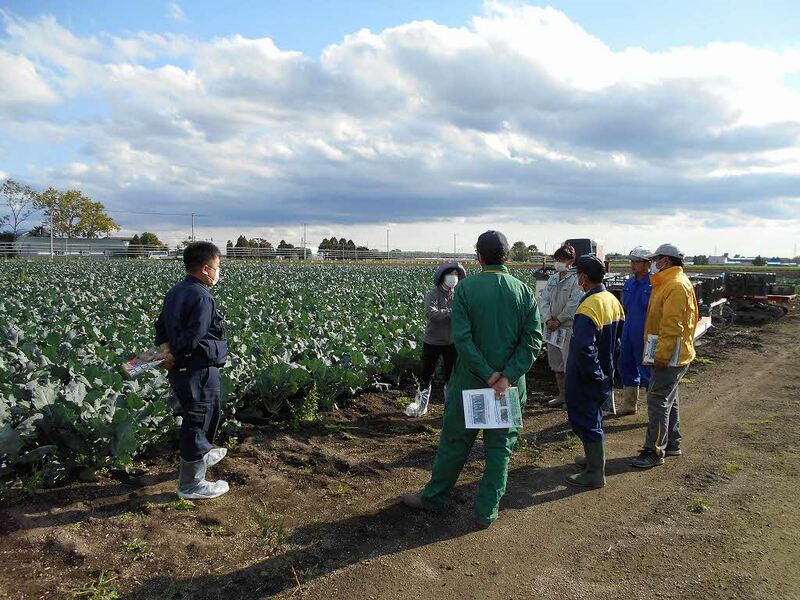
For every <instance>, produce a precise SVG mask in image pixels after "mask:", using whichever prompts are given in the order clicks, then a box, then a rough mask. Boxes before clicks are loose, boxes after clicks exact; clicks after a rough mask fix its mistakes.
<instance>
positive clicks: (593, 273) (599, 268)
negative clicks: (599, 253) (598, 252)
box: [575, 254, 606, 281]
mask: <svg viewBox="0 0 800 600" xmlns="http://www.w3.org/2000/svg"><path fill="white" fill-rule="evenodd" d="M575 270H576V271H577V272H578V273H583V274H584V275H586V276H587V277H588V278H589V279H591V280H592V281H603V277H604V276H605V274H606V266H605V265H604V264H603V261H602V260H600V259H599V258H597V257H596V256H595V255H594V254H584V255H583V256H581V257H580V258H579V259H578V260H576V261H575Z"/></svg>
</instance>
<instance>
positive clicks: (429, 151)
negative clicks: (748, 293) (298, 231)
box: [0, 3, 800, 247]
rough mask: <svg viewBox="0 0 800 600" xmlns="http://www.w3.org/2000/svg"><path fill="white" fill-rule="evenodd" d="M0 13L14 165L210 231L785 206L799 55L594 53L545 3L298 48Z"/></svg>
mask: <svg viewBox="0 0 800 600" xmlns="http://www.w3.org/2000/svg"><path fill="white" fill-rule="evenodd" d="M175 6H176V7H177V8H178V9H180V7H179V6H178V5H177V4H176V5H175ZM5 28H6V35H5V36H4V37H2V38H0V67H3V66H5V68H0V110H3V111H4V113H5V114H6V116H7V118H6V119H4V121H3V122H2V123H0V130H2V131H3V132H4V133H5V136H6V139H7V141H6V142H5V143H4V144H5V145H7V146H8V147H7V148H6V147H5V146H4V145H0V151H3V152H4V153H5V154H8V153H9V152H10V148H11V146H12V145H13V144H28V145H30V147H31V148H33V147H35V145H36V144H42V143H50V144H62V145H63V147H64V148H68V149H69V150H68V151H66V152H65V153H64V159H63V162H62V163H61V164H56V165H55V166H53V165H52V164H49V165H47V166H40V165H36V164H33V165H31V166H30V170H29V172H28V173H27V175H28V176H29V177H30V178H32V179H34V180H36V181H38V183H39V184H41V185H49V184H58V182H59V181H60V180H62V179H63V180H64V181H70V182H73V181H78V182H80V183H81V185H82V186H85V187H86V189H87V190H88V191H94V192H95V193H96V194H97V195H98V197H102V199H103V201H104V202H106V204H108V205H110V206H115V207H122V206H124V205H127V204H128V203H130V202H134V201H135V202H136V203H137V206H139V207H140V208H141V209H142V210H147V209H148V207H150V208H152V209H153V210H156V209H157V208H158V207H160V206H161V205H163V204H164V203H169V204H170V205H175V206H176V211H180V210H184V209H185V210H187V211H188V212H192V211H195V212H196V210H197V207H198V206H202V207H203V210H204V211H205V212H214V213H215V215H216V217H215V220H216V222H217V225H218V226H220V227H231V228H245V227H247V226H248V224H252V223H261V224H265V223H272V224H273V226H274V227H277V228H280V227H283V226H284V224H286V226H287V227H288V224H290V223H297V222H303V221H309V222H317V223H319V222H329V223H334V222H340V223H350V224H351V225H349V226H350V227H375V226H374V225H363V226H362V225H352V224H353V223H379V222H386V221H392V222H396V223H399V224H400V225H398V228H401V227H405V226H404V225H402V223H403V222H409V221H430V222H432V223H437V222H441V221H440V219H448V220H449V221H448V222H454V220H456V219H467V221H465V222H467V223H469V222H471V221H469V220H470V219H477V221H475V224H474V229H475V230H476V231H477V230H478V229H480V227H481V226H482V225H481V223H483V222H484V221H485V215H486V214H492V215H496V214H497V207H498V206H502V208H503V210H504V211H505V212H504V214H505V217H504V218H505V219H506V220H505V221H503V222H505V223H513V222H514V221H515V220H517V221H519V222H524V223H539V222H548V221H547V219H548V218H552V219H554V220H552V221H550V222H553V223H554V222H557V219H558V218H559V215H563V214H564V212H563V211H564V209H565V207H569V208H570V211H571V215H570V219H571V221H572V223H573V225H574V226H580V227H583V228H585V227H588V226H589V225H591V224H592V223H605V224H607V225H608V227H610V228H612V229H613V224H614V223H615V219H620V218H621V217H620V215H625V214H627V213H628V212H630V211H632V210H633V211H635V212H636V213H637V214H640V213H642V211H643V210H645V209H646V210H647V211H648V212H649V213H650V214H653V215H658V218H659V219H663V218H665V217H666V216H669V215H673V216H675V215H682V214H684V213H683V212H682V211H689V212H690V213H691V215H693V219H694V222H698V221H699V222H705V221H702V219H704V218H706V217H705V215H712V214H717V215H723V214H724V215H749V216H750V217H753V218H755V216H758V215H761V212H762V208H763V207H768V209H769V210H768V215H769V216H770V218H773V219H779V218H784V219H788V220H791V219H794V218H797V217H798V213H797V210H798V208H797V205H796V203H793V202H791V201H786V200H785V199H786V198H792V197H793V195H794V192H793V190H796V189H798V183H799V178H800V154H798V151H797V147H798V144H797V142H798V137H800V92H798V90H797V88H796V87H792V86H791V85H789V84H787V83H786V82H787V80H788V79H790V78H791V77H792V76H795V75H796V74H798V73H800V49H788V50H785V51H781V52H778V51H772V50H765V49H761V48H753V47H749V46H746V45H743V44H736V43H728V44H711V45H708V46H703V47H682V48H673V49H671V50H667V51H664V52H650V51H647V50H645V49H641V48H632V49H627V50H624V51H614V50H612V49H610V48H609V47H608V46H607V45H606V44H605V43H604V42H603V41H602V40H600V39H598V38H596V37H594V36H592V35H590V34H588V33H587V32H586V31H585V30H584V29H583V28H582V27H581V26H580V25H578V24H576V23H574V22H572V21H571V20H570V19H569V18H568V16H566V15H565V14H564V13H562V12H559V11H557V10H555V9H552V8H538V7H533V6H524V5H523V6H508V5H504V4H500V3H492V4H489V5H488V6H487V10H486V13H485V14H484V15H482V16H479V17H476V18H475V19H473V20H472V22H471V23H470V24H469V25H468V26H465V27H461V28H452V27H445V26H442V25H439V24H437V23H434V22H431V21H420V22H413V23H407V24H401V25H398V26H396V27H392V28H389V29H386V30H384V31H380V32H372V31H369V30H361V31H357V32H354V33H353V34H351V35H348V36H346V37H345V38H344V39H343V40H342V41H341V42H339V43H337V44H332V45H331V46H329V47H328V48H326V49H325V51H324V52H323V53H322V55H321V56H320V57H319V58H312V57H309V56H306V55H304V54H302V53H299V52H294V51H286V50H283V49H281V48H279V47H278V46H277V45H276V44H275V43H274V42H273V41H272V40H271V39H268V38H259V39H249V38H246V37H244V36H242V35H230V36H226V37H219V38H214V39H211V40H197V39H190V38H186V37H183V36H178V35H173V34H164V33H153V32H138V33H133V34H130V35H127V36H126V37H120V36H113V35H108V34H105V33H102V32H99V33H97V34H96V35H93V36H85V37H81V36H77V35H75V34H74V33H72V32H71V31H70V30H69V29H67V28H65V27H64V26H63V25H61V24H59V23H58V22H57V21H56V20H55V19H53V18H52V17H42V18H39V19H35V20H24V19H19V18H16V17H8V16H6V18H5ZM4 77H6V78H12V79H8V81H9V82H10V81H12V80H13V82H14V85H13V86H12V85H3V84H4V82H5V79H3V78H4ZM55 106H58V107H59V108H60V109H61V110H63V112H59V109H55V110H54V107H55ZM0 144H3V143H0ZM75 146H79V147H80V151H78V152H76V151H75V149H74V148H75ZM737 211H738V212H737ZM481 219H484V221H481ZM681 223H682V224H681V225H680V226H676V230H679V231H684V230H686V231H688V230H691V228H688V229H687V228H685V227H684V224H685V223H684V222H681ZM707 223H710V225H709V226H716V225H717V224H719V223H721V221H708V222H707ZM162 225H163V227H164V228H165V229H168V228H169V227H170V224H169V223H163V224H162ZM465 227H466V225H465ZM626 227H627V226H626ZM640 227H645V225H640ZM426 231H427V229H426ZM470 231H471V230H470ZM431 235H433V234H431ZM600 237H602V236H600ZM416 239H417V240H418V241H419V242H420V243H422V242H421V240H422V238H416ZM554 239H555V238H554ZM643 243H644V242H643ZM426 245H427V246H428V247H430V246H431V244H430V243H426Z"/></svg>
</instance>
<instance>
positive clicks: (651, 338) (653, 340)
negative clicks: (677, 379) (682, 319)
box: [642, 333, 681, 367]
mask: <svg viewBox="0 0 800 600" xmlns="http://www.w3.org/2000/svg"><path fill="white" fill-rule="evenodd" d="M656 345H658V336H657V335H655V334H652V333H650V334H648V336H647V340H646V341H645V344H644V357H643V358H642V364H643V365H653V364H655V362H656ZM680 356H681V339H680V338H678V340H677V341H676V342H675V350H674V351H673V352H672V358H671V359H670V361H669V365H668V366H670V367H677V366H678V361H679V360H680Z"/></svg>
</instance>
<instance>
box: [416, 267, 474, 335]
mask: <svg viewBox="0 0 800 600" xmlns="http://www.w3.org/2000/svg"><path fill="white" fill-rule="evenodd" d="M451 269H457V270H458V274H459V279H464V278H465V277H466V276H467V271H466V270H465V269H464V267H462V266H461V265H460V264H459V263H457V262H449V263H444V264H443V265H440V266H439V268H438V269H436V273H434V276H433V283H434V288H433V289H432V290H431V291H429V292H428V293H427V294H425V316H426V317H427V319H428V323H427V325H426V326H425V343H426V344H430V345H432V346H450V345H451V344H452V343H453V332H452V330H451V328H450V310H451V308H452V302H453V299H452V294H450V293H449V292H448V290H447V288H446V287H445V286H444V284H443V278H444V274H445V272H447V271H449V270H451Z"/></svg>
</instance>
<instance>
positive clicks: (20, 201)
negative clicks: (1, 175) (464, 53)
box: [0, 179, 36, 242]
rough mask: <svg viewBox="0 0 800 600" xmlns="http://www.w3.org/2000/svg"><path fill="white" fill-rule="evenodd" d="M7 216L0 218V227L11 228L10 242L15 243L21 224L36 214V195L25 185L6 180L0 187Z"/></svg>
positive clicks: (0, 194)
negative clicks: (6, 226)
mask: <svg viewBox="0 0 800 600" xmlns="http://www.w3.org/2000/svg"><path fill="white" fill-rule="evenodd" d="M0 196H2V197H3V199H4V200H5V203H6V208H7V209H8V214H7V215H5V216H3V217H0V227H1V226H3V225H8V227H10V228H11V241H12V242H15V241H17V238H18V237H19V232H20V228H21V227H22V224H23V223H24V222H25V221H27V220H28V219H29V218H30V217H31V215H33V213H35V212H36V193H35V192H34V191H33V190H32V189H31V188H30V187H29V186H27V185H23V184H20V183H17V182H16V181H14V180H13V179H7V180H6V181H5V182H4V183H3V185H2V187H0Z"/></svg>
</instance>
